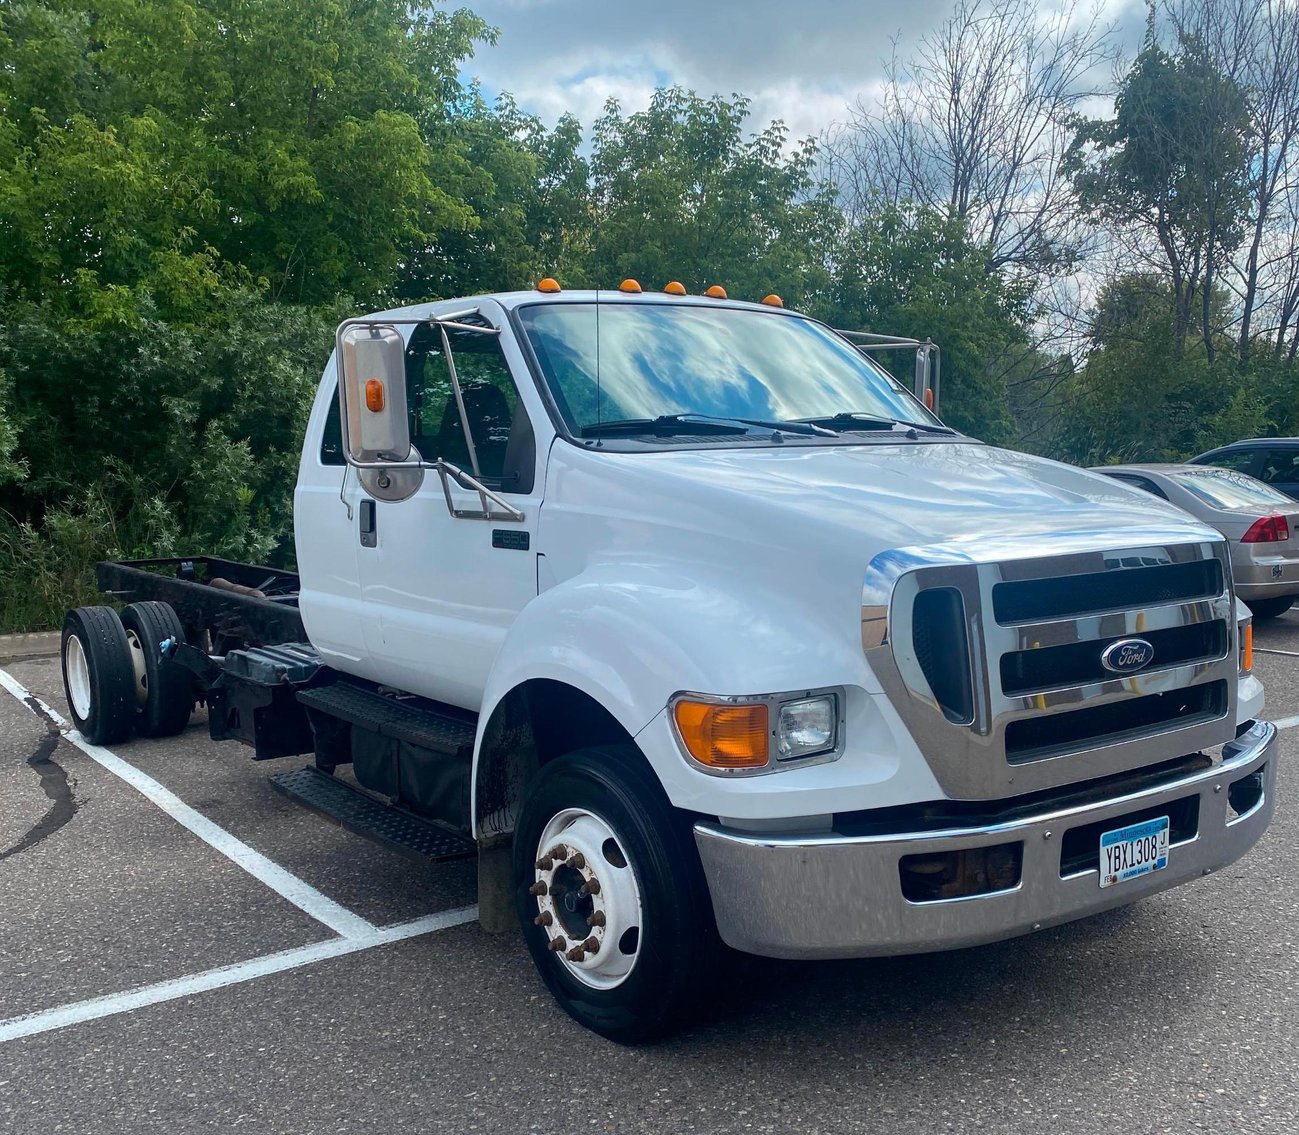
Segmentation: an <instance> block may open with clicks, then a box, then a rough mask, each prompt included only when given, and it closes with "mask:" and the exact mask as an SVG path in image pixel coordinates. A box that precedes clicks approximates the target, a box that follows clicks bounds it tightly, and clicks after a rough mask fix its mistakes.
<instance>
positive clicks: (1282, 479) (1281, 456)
mask: <svg viewBox="0 0 1299 1135" xmlns="http://www.w3.org/2000/svg"><path fill="white" fill-rule="evenodd" d="M1191 464H1192V465H1218V466H1220V467H1222V468H1223V469H1235V470H1236V471H1237V472H1238V473H1248V474H1249V475H1250V476H1251V477H1257V478H1258V479H1259V480H1260V481H1265V482H1267V484H1269V485H1271V486H1272V487H1273V488H1276V489H1280V490H1281V491H1282V492H1283V493H1289V494H1290V496H1292V497H1295V498H1296V499H1299V437H1256V438H1252V439H1250V440H1249V441H1233V442H1232V443H1231V444H1230V445H1223V446H1219V447H1218V448H1217V449H1211V450H1209V452H1208V453H1201V454H1200V456H1199V457H1192V458H1191Z"/></svg>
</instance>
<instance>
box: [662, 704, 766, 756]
mask: <svg viewBox="0 0 1299 1135" xmlns="http://www.w3.org/2000/svg"><path fill="white" fill-rule="evenodd" d="M673 713H674V715H675V717H676V723H677V732H678V733H679V734H680V735H681V740H682V743H683V744H684V745H685V747H686V750H687V752H689V753H690V755H691V756H692V757H694V758H695V760H697V761H698V762H699V763H700V764H701V765H707V766H708V767H709V768H721V769H727V768H737V769H742V768H762V767H763V766H764V765H765V764H766V763H767V707H766V706H765V705H763V704H761V703H758V704H754V705H719V704H717V703H715V702H698V701H690V700H688V699H685V698H683V699H682V700H681V701H679V702H677V703H676V706H675V707H674V708H673Z"/></svg>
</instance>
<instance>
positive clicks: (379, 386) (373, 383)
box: [365, 378, 383, 414]
mask: <svg viewBox="0 0 1299 1135" xmlns="http://www.w3.org/2000/svg"><path fill="white" fill-rule="evenodd" d="M365 408H366V409H367V410H369V411H370V413H372V414H382V413H383V383H382V382H381V381H380V380H379V379H377V378H371V379H367V380H366V383H365Z"/></svg>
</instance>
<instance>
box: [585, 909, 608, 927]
mask: <svg viewBox="0 0 1299 1135" xmlns="http://www.w3.org/2000/svg"><path fill="white" fill-rule="evenodd" d="M586 924H587V925H588V926H603V925H604V911H602V910H597V911H593V912H592V914H591V917H590V918H588V919H587V920H586Z"/></svg>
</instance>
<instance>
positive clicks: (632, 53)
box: [464, 0, 1144, 138]
mask: <svg viewBox="0 0 1299 1135" xmlns="http://www.w3.org/2000/svg"><path fill="white" fill-rule="evenodd" d="M466 2H467V5H468V6H469V7H471V8H472V9H473V10H474V11H475V12H477V13H478V14H479V15H480V16H482V17H483V18H484V19H485V20H487V22H488V23H490V24H492V25H494V26H496V27H497V28H499V29H500V40H499V42H498V44H497V45H496V46H495V47H484V48H482V49H481V50H480V51H479V53H478V55H477V56H475V58H474V59H472V60H470V61H469V62H468V63H467V64H466V66H465V68H464V71H465V74H466V76H467V77H473V76H476V77H478V78H479V79H480V80H481V82H482V84H483V88H484V91H485V93H487V94H488V95H489V96H490V95H494V94H495V93H497V92H499V91H502V90H506V91H510V92H512V93H513V94H514V96H515V97H516V98H517V99H518V100H519V102H520V103H521V104H522V105H523V106H524V107H525V108H526V109H527V110H530V111H532V112H533V113H536V114H538V115H540V116H541V117H542V118H543V119H545V120H546V121H547V122H554V120H555V119H556V118H558V117H559V115H560V114H562V113H563V112H564V111H566V110H567V111H572V112H573V113H575V114H576V115H577V116H578V118H579V119H581V121H582V123H583V124H584V125H586V126H589V125H590V123H591V121H592V120H593V119H594V118H595V117H596V115H597V114H598V113H599V111H600V109H601V107H602V106H603V104H604V100H605V99H606V98H608V97H609V96H610V95H615V96H617V97H618V98H619V99H620V100H621V101H622V104H623V107H624V109H625V110H638V109H640V108H642V107H644V106H645V105H646V104H647V103H648V101H649V96H650V93H651V92H652V91H653V90H654V88H655V87H656V86H662V85H665V84H672V83H680V84H681V85H683V86H687V87H690V88H693V89H694V90H696V91H698V92H699V93H700V94H704V95H708V94H713V93H715V92H721V93H723V94H730V93H732V92H737V91H738V92H741V93H743V94H746V95H749V96H750V97H751V98H752V100H753V114H754V119H755V121H754V126H755V128H759V127H760V126H761V125H764V124H765V123H766V122H767V121H768V120H770V119H772V118H782V119H784V121H785V122H786V123H787V124H788V126H789V127H790V131H791V134H792V136H793V137H795V138H798V137H804V136H808V135H815V134H818V133H820V131H821V130H822V129H824V128H825V127H827V126H829V125H831V124H832V123H834V122H836V121H842V120H843V118H844V116H845V107H846V106H847V105H848V104H849V103H852V102H854V101H855V100H857V99H858V98H861V99H864V100H867V101H869V100H871V99H872V98H873V97H874V95H875V93H876V92H877V91H878V90H879V84H880V80H881V77H882V73H883V62H884V60H885V58H886V57H887V56H888V55H889V54H890V51H891V41H892V40H894V39H896V40H897V41H898V44H899V53H900V54H901V55H902V56H904V57H905V55H906V54H907V53H908V50H909V49H910V48H912V47H913V46H914V45H915V44H916V42H917V41H918V40H919V38H920V37H921V36H922V35H923V34H924V33H925V32H926V31H929V30H930V29H932V28H934V27H936V26H938V25H939V24H941V23H942V21H943V20H944V19H945V18H946V16H947V15H948V14H949V13H950V10H951V6H952V0H856V2H855V3H846V2H844V0H743V2H742V3H741V2H736V0H600V2H596V0H466ZM1054 2H1057V0H1042V3H1043V4H1044V5H1045V4H1047V3H1054ZM1104 3H1105V18H1106V20H1107V21H1109V22H1113V23H1115V24H1116V25H1117V26H1118V34H1119V37H1120V41H1121V42H1122V43H1123V45H1124V46H1126V47H1127V49H1128V52H1129V55H1130V54H1131V51H1132V50H1133V47H1134V45H1135V44H1136V43H1137V42H1138V40H1139V38H1140V32H1141V28H1142V26H1143V21H1144V4H1143V3H1142V2H1141V0H1104Z"/></svg>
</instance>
